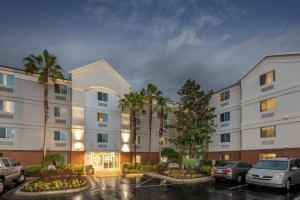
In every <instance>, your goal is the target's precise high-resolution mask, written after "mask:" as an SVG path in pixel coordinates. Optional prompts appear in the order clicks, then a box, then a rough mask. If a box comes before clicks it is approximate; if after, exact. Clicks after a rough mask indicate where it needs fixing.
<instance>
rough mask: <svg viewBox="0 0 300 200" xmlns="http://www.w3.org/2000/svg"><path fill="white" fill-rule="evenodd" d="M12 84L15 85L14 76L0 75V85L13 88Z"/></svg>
mask: <svg viewBox="0 0 300 200" xmlns="http://www.w3.org/2000/svg"><path fill="white" fill-rule="evenodd" d="M14 84H15V76H14V75H12V74H3V73H0V85H5V86H9V87H14Z"/></svg>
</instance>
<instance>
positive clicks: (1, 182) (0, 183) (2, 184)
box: [0, 180, 4, 194]
mask: <svg viewBox="0 0 300 200" xmlns="http://www.w3.org/2000/svg"><path fill="white" fill-rule="evenodd" d="M3 192H4V182H3V181H2V180H0V194H2V193H3Z"/></svg>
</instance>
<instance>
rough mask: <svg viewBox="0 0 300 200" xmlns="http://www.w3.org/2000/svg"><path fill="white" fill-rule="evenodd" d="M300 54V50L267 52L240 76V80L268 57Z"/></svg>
mask: <svg viewBox="0 0 300 200" xmlns="http://www.w3.org/2000/svg"><path fill="white" fill-rule="evenodd" d="M299 55H300V52H288V53H273V54H266V55H264V56H263V57H262V58H261V59H260V60H259V61H258V62H257V63H256V64H254V65H253V67H252V68H251V69H250V70H249V71H248V72H247V73H246V74H245V75H244V76H242V78H240V80H239V81H241V80H242V79H243V78H245V77H246V76H247V75H248V74H249V73H250V72H252V71H253V70H254V69H255V68H256V67H257V66H258V65H259V64H260V63H261V62H262V61H264V60H265V59H266V58H272V57H282V56H299Z"/></svg>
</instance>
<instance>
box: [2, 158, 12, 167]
mask: <svg viewBox="0 0 300 200" xmlns="http://www.w3.org/2000/svg"><path fill="white" fill-rule="evenodd" d="M2 163H3V164H4V166H5V167H10V164H9V161H8V160H7V159H2Z"/></svg>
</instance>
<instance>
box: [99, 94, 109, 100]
mask: <svg viewBox="0 0 300 200" xmlns="http://www.w3.org/2000/svg"><path fill="white" fill-rule="evenodd" d="M98 101H108V94H107V93H104V92H98Z"/></svg>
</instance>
